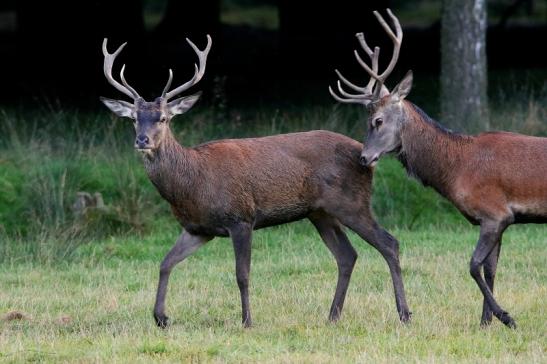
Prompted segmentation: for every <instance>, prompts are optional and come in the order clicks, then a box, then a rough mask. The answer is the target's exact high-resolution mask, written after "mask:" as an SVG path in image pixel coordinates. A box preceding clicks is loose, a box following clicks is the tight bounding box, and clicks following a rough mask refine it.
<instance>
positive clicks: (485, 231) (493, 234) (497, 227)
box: [469, 221, 517, 329]
mask: <svg viewBox="0 0 547 364" xmlns="http://www.w3.org/2000/svg"><path fill="white" fill-rule="evenodd" d="M504 229H505V226H503V224H501V223H498V222H491V221H486V222H483V223H482V224H481V232H480V237H479V241H478V243H477V247H476V248H475V251H474V252H473V256H472V257H471V262H470V264H469V272H470V274H471V277H473V279H474V280H475V282H476V283H477V285H478V286H479V289H480V290H481V292H482V295H483V296H484V300H485V301H486V303H487V304H488V306H490V310H492V313H493V314H494V316H496V317H497V318H498V319H499V320H500V321H501V322H503V323H504V324H505V325H506V326H507V327H510V328H513V329H514V328H516V327H517V325H516V323H515V321H514V320H513V318H512V317H511V316H510V315H509V313H508V312H507V311H505V310H504V309H502V308H501V307H500V305H499V304H498V303H497V302H496V300H495V299H494V295H493V294H492V291H491V290H490V288H489V287H488V285H487V284H486V282H485V281H484V279H483V278H482V276H481V267H482V265H483V264H484V262H485V260H486V258H487V257H488V255H489V254H491V253H492V251H493V250H494V248H496V245H498V244H499V243H500V242H501V235H502V234H503V231H504Z"/></svg>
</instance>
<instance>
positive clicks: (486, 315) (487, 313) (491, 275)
mask: <svg viewBox="0 0 547 364" xmlns="http://www.w3.org/2000/svg"><path fill="white" fill-rule="evenodd" d="M500 250H501V241H500V242H498V244H496V246H495V247H494V249H493V250H492V252H491V253H490V254H489V255H488V257H487V258H486V260H485V261H484V267H483V271H484V280H485V281H486V285H487V286H488V288H489V289H490V291H491V292H492V294H494V280H495V278H496V269H497V266H498V259H499V255H500ZM490 323H492V310H491V309H490V306H489V305H488V302H486V300H484V301H483V304H482V318H481V326H488V325H490Z"/></svg>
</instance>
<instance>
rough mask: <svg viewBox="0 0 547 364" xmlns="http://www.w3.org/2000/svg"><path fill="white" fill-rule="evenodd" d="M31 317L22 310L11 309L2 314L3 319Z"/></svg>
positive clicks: (13, 319)
mask: <svg viewBox="0 0 547 364" xmlns="http://www.w3.org/2000/svg"><path fill="white" fill-rule="evenodd" d="M28 319H29V317H28V316H27V315H26V314H24V313H22V312H20V311H11V312H8V313H6V314H5V315H4V316H2V321H16V320H28Z"/></svg>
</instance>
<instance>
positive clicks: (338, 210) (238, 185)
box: [101, 37, 410, 327]
mask: <svg viewBox="0 0 547 364" xmlns="http://www.w3.org/2000/svg"><path fill="white" fill-rule="evenodd" d="M187 41H188V43H189V44H190V46H191V47H192V48H193V49H194V51H195V52H196V53H197V55H198V57H199V66H198V65H196V68H195V73H194V76H193V77H192V79H191V80H190V81H188V82H186V83H185V84H183V85H181V86H179V87H177V88H175V89H174V90H172V91H169V88H170V86H171V81H172V76H173V75H172V72H171V70H169V80H168V81H167V85H166V86H165V88H164V90H163V93H162V95H161V96H160V97H158V98H156V99H155V100H154V101H152V102H147V101H145V100H143V99H142V98H141V97H140V96H139V94H138V93H137V92H136V91H135V89H133V88H132V87H131V86H129V84H128V83H127V81H126V80H125V78H124V73H123V72H124V67H122V69H121V73H120V78H121V81H122V84H123V85H122V84H120V83H118V82H117V81H116V80H115V79H114V78H113V77H112V65H113V63H114V60H115V58H116V56H117V55H118V54H119V53H120V51H121V50H122V48H123V47H124V45H125V44H123V45H122V46H120V47H119V48H118V50H116V51H115V52H114V53H112V54H109V53H108V51H107V48H106V45H107V40H106V39H105V40H104V43H103V53H104V74H105V76H106V78H107V80H108V82H110V84H112V85H113V86H114V87H115V88H116V89H117V90H119V91H121V92H122V93H124V94H125V95H127V96H128V97H130V98H131V99H133V103H129V102H126V101H117V100H111V99H106V98H101V100H102V102H103V103H104V104H105V105H106V106H107V107H108V108H109V109H110V110H112V111H113V112H114V113H115V114H117V115H118V116H123V117H129V118H131V119H133V120H134V121H135V124H134V125H135V130H136V140H135V148H136V149H137V150H139V151H141V152H142V153H143V160H144V167H145V169H146V172H147V173H148V176H149V178H150V180H151V181H152V183H153V184H154V186H156V188H157V189H158V191H159V193H160V194H161V196H162V197H163V198H164V199H165V200H167V202H169V204H170V205H171V208H172V211H173V213H174V215H175V216H176V218H177V220H178V221H179V222H180V224H181V225H182V227H183V228H184V232H183V233H182V235H181V236H180V237H179V238H178V240H177V242H176V244H175V246H174V247H173V248H172V249H171V251H170V252H169V253H168V254H167V255H166V256H165V258H164V260H163V262H162V263H161V267H160V277H159V285H158V290H157V296H156V303H155V306H154V318H155V320H156V323H157V325H158V326H160V327H165V326H166V325H167V323H168V319H167V316H166V315H165V312H164V311H165V309H164V307H165V295H166V290H167V282H168V279H169V275H170V273H171V270H172V268H173V267H174V266H175V265H176V264H177V263H179V262H181V261H182V260H184V259H185V258H186V257H188V256H189V255H191V254H192V253H193V252H195V251H196V250H197V249H198V248H199V247H201V246H202V245H204V244H205V243H206V242H208V241H209V240H211V239H213V238H214V237H216V236H225V237H226V236H229V237H231V239H232V242H233V246H234V251H235V261H236V264H235V265H236V278H237V284H238V286H239V290H240V294H241V304H242V321H243V325H244V326H246V327H247V326H250V325H251V313H250V308H249V293H248V286H249V271H250V264H251V235H252V231H253V230H254V229H260V228H264V227H268V226H272V225H278V224H284V223H288V222H291V221H295V220H300V219H303V218H308V219H309V220H310V221H311V222H312V224H313V225H314V226H315V228H316V229H317V231H318V232H319V235H320V236H321V238H322V240H323V242H324V243H325V244H326V246H327V247H328V249H329V250H330V251H331V253H332V254H333V255H334V257H335V259H336V262H337V265H338V282H337V285H336V291H335V294H334V299H333V301H332V306H331V309H330V314H329V319H330V320H331V321H336V320H337V319H338V318H339V316H340V314H341V312H342V307H343V304H344V298H345V295H346V290H347V288H348V284H349V281H350V276H351V273H352V271H353V267H354V264H355V261H356V259H357V253H356V252H355V250H354V249H353V247H352V245H351V243H350V241H349V240H348V238H347V236H346V234H345V233H344V228H343V226H347V227H349V228H350V229H351V230H353V231H355V232H356V233H357V234H359V236H360V237H361V238H363V239H364V240H366V241H367V242H368V243H370V244H371V245H372V246H373V247H375V248H376V249H377V250H378V251H379V252H380V253H381V254H382V256H383V257H384V258H385V260H386V261H387V264H388V266H389V270H390V273H391V277H392V280H393V286H394V291H395V299H396V304H397V310H398V313H399V316H400V319H401V321H403V322H406V321H408V320H409V318H410V312H409V310H408V306H407V303H406V299H405V293H404V287H403V281H402V278H401V269H400V266H399V243H398V242H397V240H396V239H395V238H394V237H393V236H391V235H390V234H389V233H388V232H387V231H385V230H384V229H382V228H381V227H380V226H379V225H378V224H377V222H376V221H375V220H374V217H373V216H372V213H371V210H370V195H371V189H372V186H371V183H372V170H371V169H369V168H365V169H363V168H359V154H360V152H361V149H362V145H361V143H359V142H356V141H355V140H352V139H350V138H348V137H346V136H343V135H340V134H336V133H332V132H328V131H311V132H305V133H293V134H285V135H276V136H269V137H263V138H253V139H235V140H234V139H230V140H220V141H213V142H209V143H205V144H201V145H198V146H195V147H192V148H188V147H183V146H182V145H180V144H179V143H178V142H177V141H176V140H175V137H174V136H173V134H172V132H171V130H170V122H171V118H172V117H173V116H175V115H177V114H182V113H184V112H186V111H188V110H189V109H190V108H191V107H192V106H193V105H194V103H195V102H196V101H197V100H198V97H199V95H192V96H186V97H181V98H178V99H175V100H173V101H168V100H169V99H171V98H173V97H174V96H175V95H177V94H179V93H181V92H183V91H185V90H187V89H188V88H190V87H191V86H193V85H194V84H196V83H197V82H198V81H199V80H200V79H201V78H202V77H203V74H204V72H205V64H206V58H207V54H208V53H209V50H210V48H211V38H210V37H208V44H207V46H206V48H205V50H204V51H200V50H199V49H198V48H197V47H196V46H195V45H194V44H193V43H192V42H191V41H190V40H187Z"/></svg>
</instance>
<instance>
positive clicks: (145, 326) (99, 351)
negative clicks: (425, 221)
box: [0, 222, 547, 363]
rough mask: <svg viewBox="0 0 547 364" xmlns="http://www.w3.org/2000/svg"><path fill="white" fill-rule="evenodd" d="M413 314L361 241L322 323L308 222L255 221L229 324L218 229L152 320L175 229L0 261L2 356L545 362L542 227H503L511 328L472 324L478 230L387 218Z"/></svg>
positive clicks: (321, 251) (477, 300)
mask: <svg viewBox="0 0 547 364" xmlns="http://www.w3.org/2000/svg"><path fill="white" fill-rule="evenodd" d="M393 233H394V234H395V235H396V236H397V237H398V238H399V239H400V240H401V242H402V243H401V244H402V245H401V260H402V262H401V263H402V267H403V275H404V280H405V285H406V291H407V295H408V297H407V298H408V302H409V305H410V308H411V310H412V311H413V313H414V314H413V321H412V323H411V324H410V325H408V326H403V325H401V324H400V323H399V322H398V316H397V313H396V310H395V302H394V297H393V293H392V287H391V282H390V278H389V274H388V270H387V266H386V264H385V263H384V261H383V259H382V258H381V257H380V255H379V254H378V253H377V252H376V251H375V250H373V249H372V248H371V247H370V246H368V245H367V244H366V243H364V242H362V241H361V240H360V239H358V238H357V237H356V236H355V235H353V234H352V235H351V240H352V242H353V244H354V246H355V247H356V249H357V251H358V252H359V255H360V257H359V259H358V263H357V265H356V268H355V271H354V275H353V277H352V282H351V284H350V288H349V291H348V296H347V301H346V306H345V308H344V313H343V315H342V319H341V321H340V322H339V323H337V324H334V325H333V324H330V323H328V322H327V319H326V317H327V313H328V309H329V306H330V302H331V299H332V296H333V293H334V286H335V282H336V266H335V263H334V259H333V258H332V257H331V255H330V253H329V252H328V250H327V249H326V248H325V247H324V246H323V244H322V243H321V241H320V239H319V237H318V235H317V234H316V233H315V232H314V231H313V228H312V227H311V225H310V224H308V223H304V222H302V223H296V224H292V225H287V226H283V227H278V228H272V229H267V230H263V231H259V232H257V233H256V234H255V238H254V242H253V263H252V275H251V307H252V312H253V315H254V327H253V328H251V329H249V330H246V329H243V328H242V327H241V325H240V321H239V320H240V304H239V291H238V288H237V285H236V282H235V275H234V261H233V251H232V248H231V243H230V242H229V241H228V240H227V239H215V240H213V241H212V242H210V243H209V244H208V245H206V246H205V247H203V248H202V249H201V250H199V251H198V252H197V253H196V254H195V255H194V256H192V257H190V258H188V259H187V260H186V261H185V262H183V263H182V264H180V265H179V266H178V267H177V268H176V269H175V270H174V272H173V275H172V279H171V282H170V290H169V293H168V300H167V310H168V314H169V315H170V317H171V318H172V319H173V325H172V326H171V327H170V328H168V329H167V330H160V329H157V328H156V327H155V325H154V322H153V319H152V315H151V310H152V306H153V300H154V294H155V288H156V282H157V274H158V265H159V261H160V260H161V257H162V256H163V255H164V254H165V253H166V252H167V251H168V249H169V247H170V245H171V243H172V242H173V241H174V239H175V238H176V236H177V234H178V231H177V229H176V227H175V226H174V224H173V225H169V226H166V227H165V228H162V229H158V231H155V232H154V233H153V234H151V235H150V236H144V237H142V238H137V237H127V238H113V239H104V240H100V241H95V242H93V243H91V244H87V245H85V246H83V247H81V248H80V249H79V251H78V254H77V257H75V258H74V259H73V260H72V262H70V263H67V262H59V263H57V264H52V265H46V266H44V265H40V264H35V263H31V262H28V263H19V262H17V261H12V262H6V263H4V264H2V265H0V276H1V277H2V279H1V280H0V312H1V313H4V312H9V311H13V310H16V311H20V312H21V313H23V314H24V315H25V318H24V319H23V320H13V321H4V322H0V361H5V362H23V361H45V362H63V361H79V362H97V361H98V362H154V361H158V362H159V361H168V362H181V361H182V362H188V361H193V362H202V361H203V362H208V361H212V362H276V363H277V362H308V363H309V362H314V363H316V362H325V363H326V362H333V361H337V362H401V361H404V362H409V361H410V362H456V361H457V362H469V363H479V362H496V363H499V362H507V363H513V362H523V363H533V362H545V351H546V350H547V344H546V343H547V340H546V339H547V337H546V331H545V315H546V311H545V305H544V302H545V300H546V299H547V286H546V280H547V271H545V266H544V264H545V257H546V256H547V244H545V243H547V241H546V235H547V234H546V230H545V228H544V227H529V226H525V227H523V226H521V227H512V228H510V229H509V231H508V232H507V233H506V235H505V240H504V246H503V249H502V254H501V260H500V265H499V270H498V276H497V282H496V293H497V297H498V299H499V301H500V303H501V304H502V305H503V306H504V307H505V308H506V309H507V310H509V312H511V313H512V314H513V315H514V317H515V319H516V320H517V323H518V325H519V328H518V329H517V330H509V329H507V328H505V327H504V326H503V325H501V324H500V323H499V322H497V321H496V322H494V323H493V325H492V326H491V327H490V328H488V329H481V328H479V318H480V310H481V307H482V298H481V294H480V292H479V290H478V289H477V287H476V286H475V284H474V282H473V281H472V279H471V278H470V276H469V274H468V268H467V267H468V264H467V263H468V260H469V256H470V254H471V252H472V249H473V246H474V241H475V240H476V237H477V230H476V229H471V228H468V227H466V226H463V227H455V228H454V227H452V228H450V227H448V228H447V227H437V228H430V229H419V230H416V231H409V230H406V229H402V230H401V229H394V230H393Z"/></svg>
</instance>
